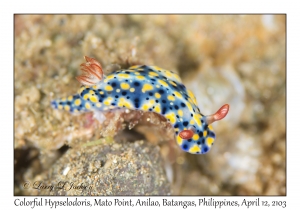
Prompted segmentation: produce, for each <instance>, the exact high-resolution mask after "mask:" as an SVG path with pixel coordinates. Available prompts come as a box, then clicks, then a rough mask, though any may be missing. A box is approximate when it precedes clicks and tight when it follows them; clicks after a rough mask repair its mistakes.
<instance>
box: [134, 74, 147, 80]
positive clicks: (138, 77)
mask: <svg viewBox="0 0 300 210" xmlns="http://www.w3.org/2000/svg"><path fill="white" fill-rule="evenodd" d="M136 78H137V79H140V80H144V79H145V77H144V76H140V75H139V76H136Z"/></svg>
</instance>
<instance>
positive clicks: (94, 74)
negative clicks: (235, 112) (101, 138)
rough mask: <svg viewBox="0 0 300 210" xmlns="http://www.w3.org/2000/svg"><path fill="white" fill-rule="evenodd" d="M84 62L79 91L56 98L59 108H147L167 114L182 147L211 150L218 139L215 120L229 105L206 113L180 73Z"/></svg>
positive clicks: (195, 151)
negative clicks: (108, 67) (109, 67)
mask: <svg viewBox="0 0 300 210" xmlns="http://www.w3.org/2000/svg"><path fill="white" fill-rule="evenodd" d="M85 59H86V63H83V64H81V65H80V67H81V70H82V71H83V72H84V74H83V75H81V76H78V77H76V79H77V80H78V81H79V82H80V83H81V84H82V86H81V88H80V89H79V91H78V93H77V94H74V95H71V96H69V97H66V98H62V99H58V100H54V101H52V102H51V105H52V107H53V108H55V109H60V110H66V111H69V112H71V113H80V112H89V111H105V110H113V109H129V110H143V111H145V112H155V113H158V114H160V115H162V116H164V117H165V118H166V119H167V120H168V121H169V123H171V124H172V126H173V127H174V131H175V139H176V141H177V143H178V145H179V146H180V148H181V149H182V150H184V151H186V152H189V153H192V154H204V153H207V152H208V151H209V150H210V148H211V146H212V145H213V143H214V141H215V133H214V132H213V128H212V126H211V124H212V123H213V122H215V121H218V120H221V119H223V118H224V117H225V116H226V115H227V113H228V111H229V105H228V104H225V105H223V106H222V107H221V108H220V109H219V110H218V111H217V112H216V113H215V114H212V115H208V116H205V115H203V114H202V113H201V112H200V109H199V108H198V106H197V102H196V98H195V96H194V95H193V93H192V92H191V91H189V90H187V89H186V87H185V86H184V85H183V84H182V82H181V79H180V77H179V76H178V75H177V74H175V73H173V72H172V71H168V70H165V69H161V68H159V67H157V66H146V65H138V66H132V67H130V68H128V69H121V70H117V71H115V72H113V73H110V74H108V75H107V76H105V75H104V74H103V70H102V67H101V64H100V63H99V62H98V61H96V60H95V59H94V58H89V57H87V56H85Z"/></svg>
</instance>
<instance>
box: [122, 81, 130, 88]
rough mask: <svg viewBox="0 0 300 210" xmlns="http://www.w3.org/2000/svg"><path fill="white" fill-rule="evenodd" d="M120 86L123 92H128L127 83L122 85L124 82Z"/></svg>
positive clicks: (128, 86)
mask: <svg viewBox="0 0 300 210" xmlns="http://www.w3.org/2000/svg"><path fill="white" fill-rule="evenodd" d="M120 86H121V88H122V89H123V90H128V89H129V88H130V85H129V84H128V83H124V82H122V83H121V85H120Z"/></svg>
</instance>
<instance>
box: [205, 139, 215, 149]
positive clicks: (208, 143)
mask: <svg viewBox="0 0 300 210" xmlns="http://www.w3.org/2000/svg"><path fill="white" fill-rule="evenodd" d="M214 141H215V140H214V139H213V138H211V137H208V138H207V139H206V143H207V146H209V147H211V145H212V143H214Z"/></svg>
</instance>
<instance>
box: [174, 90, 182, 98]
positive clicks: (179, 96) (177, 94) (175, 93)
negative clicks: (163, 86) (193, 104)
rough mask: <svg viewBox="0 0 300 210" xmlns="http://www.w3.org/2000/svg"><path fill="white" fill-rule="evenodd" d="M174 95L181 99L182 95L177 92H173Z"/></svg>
mask: <svg viewBox="0 0 300 210" xmlns="http://www.w3.org/2000/svg"><path fill="white" fill-rule="evenodd" d="M174 95H175V96H176V97H177V98H182V95H181V94H180V93H179V92H177V91H175V92H174Z"/></svg>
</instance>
